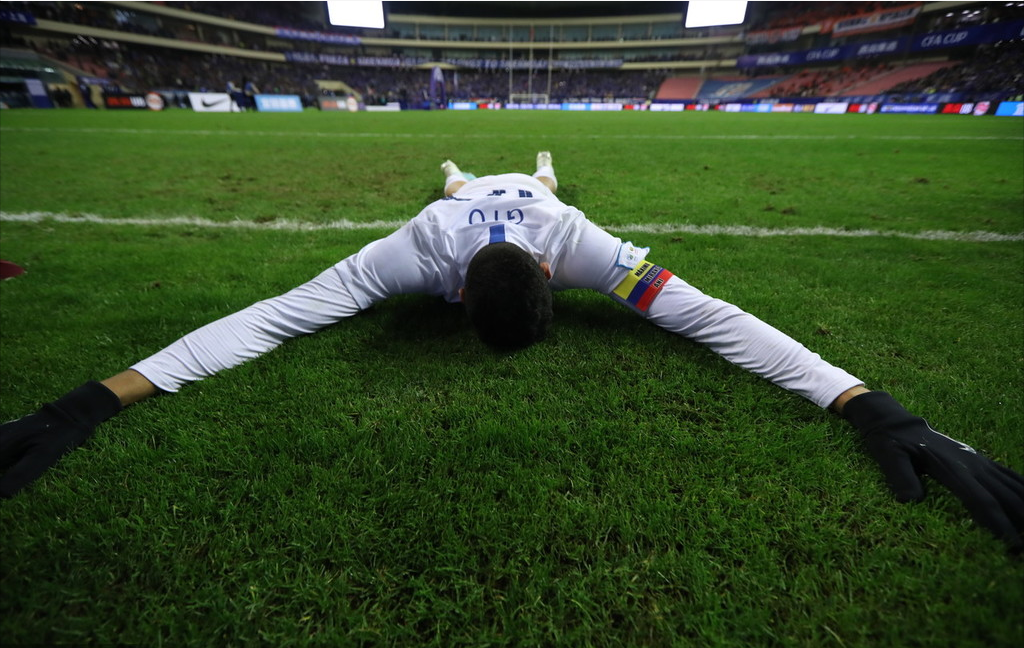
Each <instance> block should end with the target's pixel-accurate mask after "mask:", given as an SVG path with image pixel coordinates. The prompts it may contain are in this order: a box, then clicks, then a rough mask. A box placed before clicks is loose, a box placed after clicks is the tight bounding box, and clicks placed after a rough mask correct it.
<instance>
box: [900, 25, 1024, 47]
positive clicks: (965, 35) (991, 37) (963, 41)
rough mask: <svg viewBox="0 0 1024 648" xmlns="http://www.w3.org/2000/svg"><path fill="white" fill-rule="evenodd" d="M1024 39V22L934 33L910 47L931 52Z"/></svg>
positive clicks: (921, 37) (920, 37)
mask: <svg viewBox="0 0 1024 648" xmlns="http://www.w3.org/2000/svg"><path fill="white" fill-rule="evenodd" d="M1021 37H1024V20H1016V21H1014V22H1010V23H995V24H991V25H978V26H977V27H965V28H964V29H954V30H952V31H943V32H933V33H931V34H925V35H924V36H916V37H915V38H914V43H913V45H911V47H910V51H912V52H929V51H932V50H940V49H947V48H950V47H966V46H970V45H983V44H985V43H995V42H996V41H1001V40H1014V39H1017V38H1021Z"/></svg>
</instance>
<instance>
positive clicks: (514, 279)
mask: <svg viewBox="0 0 1024 648" xmlns="http://www.w3.org/2000/svg"><path fill="white" fill-rule="evenodd" d="M465 288H466V293H465V297H464V302H465V305H466V314H467V315H469V321H470V322H472V323H473V326H474V328H476V332H477V335H478V336H480V339H481V340H482V341H483V342H484V343H485V344H488V345H490V346H494V347H499V348H505V349H517V348H523V347H527V346H530V345H531V344H533V343H534V342H539V341H540V340H543V339H544V338H545V337H546V336H547V333H548V329H549V328H550V327H551V319H552V312H551V288H550V287H549V286H548V278H547V276H545V274H544V271H543V270H542V269H541V267H540V265H539V264H538V263H537V261H536V260H535V259H534V258H533V257H532V256H530V255H529V254H528V253H527V252H526V251H525V250H523V249H522V248H520V247H518V246H516V245H513V244H512V243H491V244H490V245H486V246H484V247H483V248H481V249H480V251H479V252H477V253H476V254H475V255H473V258H472V260H470V262H469V267H468V268H467V269H466V286H465Z"/></svg>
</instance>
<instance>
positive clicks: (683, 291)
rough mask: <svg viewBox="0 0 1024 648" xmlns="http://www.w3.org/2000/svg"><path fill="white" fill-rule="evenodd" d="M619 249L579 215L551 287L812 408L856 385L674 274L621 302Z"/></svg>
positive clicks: (620, 246) (783, 336) (791, 341)
mask: <svg viewBox="0 0 1024 648" xmlns="http://www.w3.org/2000/svg"><path fill="white" fill-rule="evenodd" d="M625 245H626V246H629V249H632V250H633V251H637V250H636V248H632V246H631V245H630V244H628V243H627V244H625ZM623 246H624V244H623V243H622V239H620V238H618V237H615V236H612V235H611V234H609V233H607V232H605V231H604V230H602V229H601V228H599V227H597V226H596V225H593V224H592V223H590V222H589V221H583V220H581V221H580V223H579V224H578V225H577V228H576V231H575V233H574V236H573V238H572V241H571V243H570V245H569V246H568V247H567V249H566V251H565V252H566V255H565V256H566V258H565V259H564V260H563V261H562V263H561V265H560V266H558V272H556V274H555V276H554V279H555V280H557V285H558V286H559V287H563V288H591V289H594V290H597V291H598V292H602V293H604V294H606V295H608V296H610V297H612V298H613V299H615V300H616V301H618V302H619V303H622V304H624V305H626V306H627V307H629V308H631V309H632V310H634V311H635V312H637V313H639V314H640V315H642V316H644V317H646V318H647V319H649V320H650V321H651V322H653V323H655V324H657V325H658V326H660V327H661V328H663V329H665V330H668V331H671V332H673V333H678V334H679V335H682V336H684V337H686V338H689V339H691V340H694V341H695V342H699V343H700V344H703V345H705V346H707V347H708V348H709V349H711V350H712V351H714V352H715V353H717V354H719V355H721V356H722V357H724V358H725V359H726V360H728V361H729V362H732V363H733V364H736V365H738V366H740V367H743V368H744V369H747V370H748V371H751V372H753V373H754V374H756V375H758V376H761V377H762V378H766V379H767V380H769V381H771V382H772V383H774V384H776V385H778V386H779V387H782V388H783V389H788V390H790V391H792V392H795V393H797V394H799V395H801V396H803V397H804V398H806V399H808V400H810V401H811V402H813V403H815V404H816V405H818V406H820V407H828V406H829V405H831V404H832V402H833V401H834V400H835V399H836V398H837V397H838V396H839V395H840V394H842V393H843V392H844V391H846V390H847V389H849V388H851V387H855V386H858V385H863V384H864V383H863V382H862V381H861V380H858V379H857V378H855V377H853V376H851V375H850V374H848V373H846V372H845V371H843V370H842V369H839V368H838V367H834V366H832V365H831V364H829V363H827V362H825V361H824V360H822V359H821V356H819V355H818V354H817V353H813V352H812V351H810V350H809V349H807V348H806V347H804V346H803V345H802V344H800V343H799V342H797V341H796V340H794V339H792V338H791V337H789V336H787V335H786V334H784V333H782V332H781V331H779V330H778V329H775V328H773V327H772V326H769V325H768V324H766V323H764V322H762V321H761V320H759V319H758V318H756V317H754V316H753V315H751V314H749V313H747V312H744V311H743V310H741V309H740V308H738V307H736V306H733V305H732V304H729V303H726V302H724V301H722V300H720V299H714V298H712V297H709V296H708V295H705V294H704V293H702V292H701V291H699V290H697V289H696V288H694V287H693V286H691V285H689V284H688V283H686V282H685V281H683V280H682V279H680V278H678V277H676V276H672V277H671V278H670V279H668V281H666V282H664V284H663V285H662V286H659V287H657V289H656V290H654V291H652V293H651V295H653V297H651V295H648V298H651V299H653V301H650V303H649V305H644V306H645V307H644V308H638V307H637V305H636V304H633V303H629V302H628V300H626V299H623V298H622V297H620V296H617V295H616V294H615V291H616V289H617V288H619V287H620V286H621V285H623V282H624V280H625V278H626V277H627V276H628V275H629V274H630V270H628V269H627V268H625V267H620V266H617V265H616V262H617V260H619V259H620V258H624V256H625V255H623V254H622V252H623ZM639 252H640V253H646V250H639ZM638 267H639V266H638ZM666 274H671V273H666ZM634 301H636V300H634Z"/></svg>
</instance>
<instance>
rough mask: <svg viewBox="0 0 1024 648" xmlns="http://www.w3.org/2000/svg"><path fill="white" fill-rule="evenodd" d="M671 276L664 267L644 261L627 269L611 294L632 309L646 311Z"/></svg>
mask: <svg viewBox="0 0 1024 648" xmlns="http://www.w3.org/2000/svg"><path fill="white" fill-rule="evenodd" d="M672 276H673V275H672V273H671V272H669V271H668V270H666V269H665V268H662V267H661V266H657V265H654V264H653V263H651V262H650V261H644V262H642V263H641V264H640V265H638V266H637V267H635V268H634V269H632V270H630V271H629V274H627V275H626V277H625V278H624V279H623V280H622V281H621V282H620V283H619V285H618V286H616V287H615V290H613V291H612V295H614V296H615V297H617V298H618V299H619V300H621V301H622V302H623V303H624V304H626V305H627V306H630V307H632V308H633V309H634V310H637V311H639V312H641V313H646V312H647V309H648V308H650V307H651V303H652V302H653V301H654V298H655V297H657V296H658V294H659V293H661V289H662V288H664V287H665V284H666V283H668V280H669V279H670V278H672Z"/></svg>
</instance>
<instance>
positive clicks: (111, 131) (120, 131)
mask: <svg viewBox="0 0 1024 648" xmlns="http://www.w3.org/2000/svg"><path fill="white" fill-rule="evenodd" d="M0 132H24V133H31V132H54V133H101V134H107V135H170V136H179V135H196V136H201V137H206V136H210V135H226V136H229V137H240V136H246V135H248V136H256V137H319V138H328V139H330V138H338V139H359V138H399V139H435V138H436V139H460V140H464V139H527V138H530V139H533V138H536V137H537V135H536V133H392V132H389V133H366V132H362V133H337V132H334V133H319V132H309V131H250V130H244V131H242V130H195V129H185V130H167V129H158V128H50V127H31V126H16V127H0ZM545 137H548V138H551V137H557V138H563V139H624V140H744V141H748V140H749V141H757V140H765V141H778V140H813V141H834V140H894V141H900V140H926V141H990V140H1002V141H1007V142H1020V141H1024V136H995V135H984V136H967V135H962V136H961V135H853V134H850V135H715V134H710V133H709V134H695V135H670V134H655V135H639V134H615V133H600V134H590V135H582V134H579V133H555V134H550V135H545Z"/></svg>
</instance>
